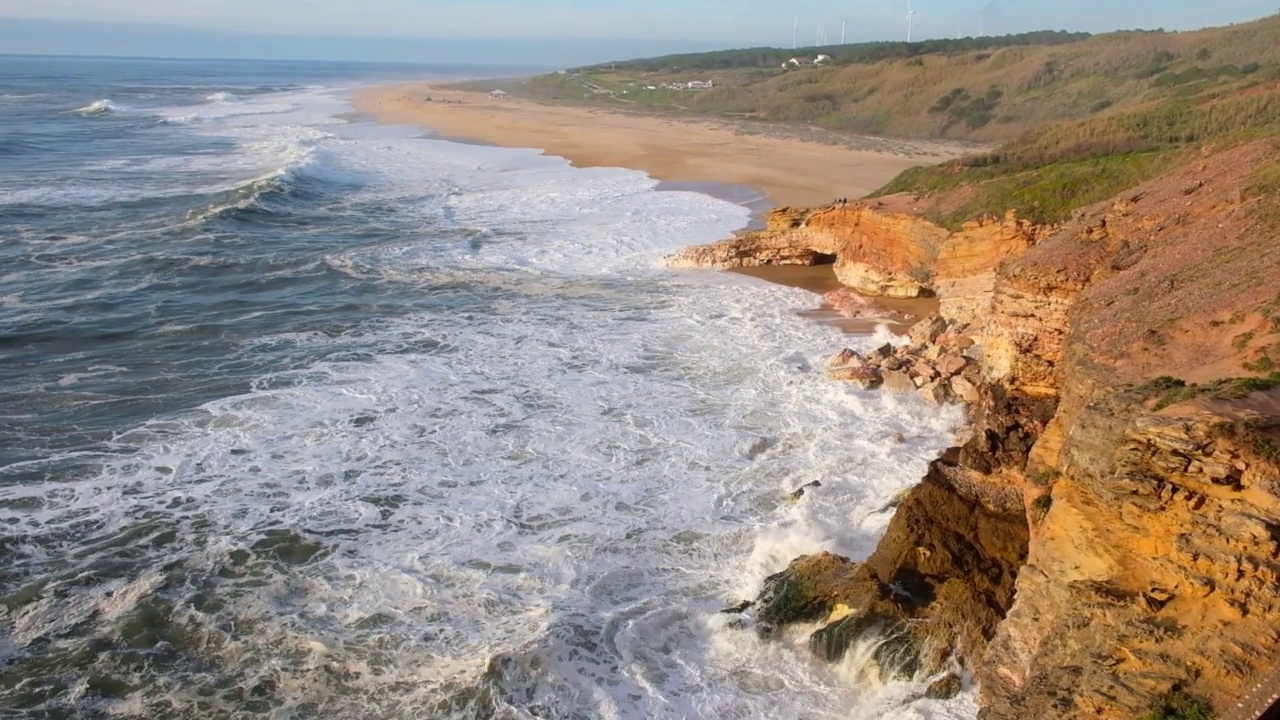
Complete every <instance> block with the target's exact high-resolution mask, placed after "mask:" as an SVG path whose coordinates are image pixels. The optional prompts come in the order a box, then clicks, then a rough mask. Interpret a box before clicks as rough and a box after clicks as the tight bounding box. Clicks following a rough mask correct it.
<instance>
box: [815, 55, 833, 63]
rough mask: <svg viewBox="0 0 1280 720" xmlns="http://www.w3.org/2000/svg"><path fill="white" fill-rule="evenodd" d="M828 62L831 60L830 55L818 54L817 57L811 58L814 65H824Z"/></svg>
mask: <svg viewBox="0 0 1280 720" xmlns="http://www.w3.org/2000/svg"><path fill="white" fill-rule="evenodd" d="M829 62H831V56H830V55H819V56H818V57H816V58H814V59H813V64H814V65H826V64H827V63H829Z"/></svg>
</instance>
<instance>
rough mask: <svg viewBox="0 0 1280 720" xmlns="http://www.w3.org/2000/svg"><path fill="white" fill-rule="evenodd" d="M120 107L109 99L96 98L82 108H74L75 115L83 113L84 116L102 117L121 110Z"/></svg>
mask: <svg viewBox="0 0 1280 720" xmlns="http://www.w3.org/2000/svg"><path fill="white" fill-rule="evenodd" d="M119 110H120V108H119V106H117V105H116V104H115V103H113V102H111V100H109V99H103V100H95V101H93V102H91V103H89V104H88V105H85V106H84V107H82V108H77V109H75V110H72V111H71V113H72V114H74V115H82V116H84V117H101V116H105V115H111V114H113V113H116V112H119Z"/></svg>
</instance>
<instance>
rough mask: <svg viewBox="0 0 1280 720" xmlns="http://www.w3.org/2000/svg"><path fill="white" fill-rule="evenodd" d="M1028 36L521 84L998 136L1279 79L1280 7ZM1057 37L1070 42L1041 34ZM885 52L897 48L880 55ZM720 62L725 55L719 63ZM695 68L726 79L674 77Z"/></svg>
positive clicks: (629, 67)
mask: <svg viewBox="0 0 1280 720" xmlns="http://www.w3.org/2000/svg"><path fill="white" fill-rule="evenodd" d="M1022 37H1023V39H1022V40H1021V41H1020V42H1022V44H1018V43H1005V42H1004V41H1003V40H1002V41H1001V43H1000V44H1001V45H1005V44H1008V46H995V45H993V46H991V47H987V48H984V49H971V48H970V47H969V46H968V45H967V44H966V43H967V41H951V44H948V45H940V46H935V47H933V48H930V46H928V45H926V44H923V43H917V44H912V45H907V44H905V43H882V44H878V45H872V46H848V47H850V48H852V49H851V50H848V51H846V52H847V53H849V54H847V55H844V56H838V57H836V58H835V63H834V64H833V65H831V66H828V67H811V68H802V69H792V70H783V69H782V68H780V67H778V66H777V65H774V64H773V61H774V60H776V59H777V58H778V57H780V56H779V55H778V54H777V53H778V52H783V51H770V52H772V53H773V54H768V53H767V52H765V51H759V50H753V51H740V52H739V53H738V54H737V55H734V54H733V53H720V54H710V55H707V56H682V57H681V58H660V59H657V60H653V61H636V62H631V63H620V64H614V65H612V66H610V67H608V68H591V69H585V70H582V71H579V72H570V73H565V74H557V75H549V76H544V77H541V78H536V79H534V80H532V81H530V82H529V83H528V84H526V85H525V86H524V87H523V88H521V89H519V90H518V92H521V93H523V94H526V95H531V96H535V97H541V98H549V99H551V98H555V99H561V100H571V101H574V102H588V103H594V104H607V105H614V106H619V107H632V108H637V109H646V110H662V111H670V112H678V113H687V114H703V115H724V116H733V117H747V118H754V119H759V120H765V121H779V122H801V123H811V124H815V125H819V126H821V127H824V128H827V129H830V130H835V131H841V132H851V133H870V134H884V135H894V136H906V137H949V138H957V139H967V140H976V141H981V142H989V143H998V142H1005V141H1010V140H1013V139H1016V138H1019V137H1021V136H1022V135H1024V134H1025V133H1027V132H1028V131H1031V130H1033V129H1035V128H1040V127H1044V126H1045V125H1047V124H1050V123H1054V122H1059V121H1064V120H1078V119H1086V118H1094V117H1108V116H1113V115H1117V114H1122V113H1125V112H1127V111H1130V110H1133V109H1136V108H1140V107H1144V106H1146V105H1149V104H1151V103H1153V102H1166V101H1169V102H1176V101H1186V102H1188V103H1193V102H1195V101H1196V100H1197V99H1199V98H1204V97H1207V96H1211V95H1212V94H1214V93H1223V92H1231V91H1234V90H1239V89H1241V88H1245V87H1249V86H1254V85H1258V84H1265V83H1267V82H1271V81H1274V80H1276V79H1280V16H1276V17H1270V18H1266V19H1263V20H1259V21H1256V22H1252V23H1246V24H1241V25H1235V26H1231V27H1223V28H1211V29H1208V30H1201V31H1197V32H1187V33H1167V32H1160V31H1150V32H1147V31H1135V32H1121V33H1111V34H1107V35H1098V36H1093V37H1087V38H1085V39H1078V38H1062V37H1057V36H1054V38H1049V37H1047V36H1046V37H1040V38H1039V42H1040V44H1037V43H1036V42H1033V40H1035V37H1034V36H1022ZM1050 39H1065V40H1070V42H1066V43H1065V44H1043V43H1045V42H1048V41H1049V40H1050ZM930 49H934V50H936V51H935V52H932V53H929V52H927V51H928V50H930ZM806 52H808V51H806ZM831 52H832V53H833V54H836V55H838V54H839V52H840V51H839V50H837V49H832V51H831ZM783 54H785V55H790V54H791V53H790V51H786V52H783ZM877 55H883V56H885V57H887V58H888V59H879V60H878V61H874V62H873V61H872V60H874V59H875V58H876V56H877ZM699 58H701V59H699ZM753 58H754V59H753ZM859 58H862V60H859ZM677 62H680V63H685V64H684V65H677ZM715 63H725V64H726V65H727V66H726V67H723V68H718V67H711V66H712V65H714V64H715ZM734 63H738V64H734ZM779 64H780V63H779ZM690 80H711V81H714V82H715V84H716V87H715V89H713V90H706V91H679V90H674V91H673V90H670V89H667V88H665V87H663V86H664V85H665V84H668V83H673V82H687V81H690ZM651 88H652V89H651Z"/></svg>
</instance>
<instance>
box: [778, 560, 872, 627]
mask: <svg viewBox="0 0 1280 720" xmlns="http://www.w3.org/2000/svg"><path fill="white" fill-rule="evenodd" d="M859 568H860V565H859V564H858V563H855V562H853V561H852V560H849V559H848V558H844V557H841V556H839V555H835V554H833V553H819V554H817V555H806V556H804V557H801V558H798V559H797V560H795V561H794V562H792V563H791V565H790V566H788V567H787V569H786V570H783V571H782V572H780V573H777V574H775V575H770V576H769V577H768V578H765V581H764V587H763V588H762V589H761V590H760V596H759V598H758V599H757V600H756V607H757V610H756V620H757V621H758V624H757V629H758V630H759V631H760V633H761V634H763V635H771V634H773V632H775V631H776V630H777V629H778V628H781V627H783V626H785V625H790V624H792V623H798V622H813V621H815V620H820V619H822V618H825V617H827V616H829V615H830V614H831V611H832V610H833V609H834V608H835V607H836V606H837V605H839V604H845V605H850V606H852V605H855V604H856V605H862V604H864V603H865V601H859V600H855V599H854V598H853V597H850V596H849V593H858V592H859V589H860V588H864V587H865V586H866V583H865V581H861V580H860V579H859V577H858V571H859ZM873 591H874V590H872V592H873Z"/></svg>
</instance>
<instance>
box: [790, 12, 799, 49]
mask: <svg viewBox="0 0 1280 720" xmlns="http://www.w3.org/2000/svg"><path fill="white" fill-rule="evenodd" d="M799 36H800V18H799V17H797V18H796V24H795V25H792V26H791V49H792V50H795V49H796V41H797V38H798V37H799Z"/></svg>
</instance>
